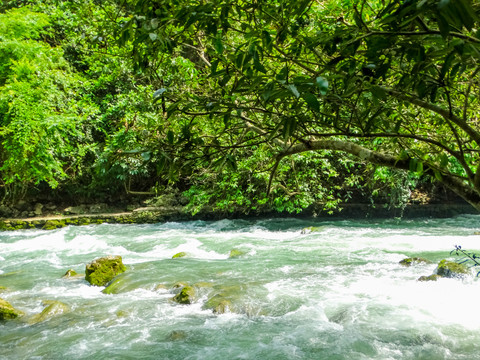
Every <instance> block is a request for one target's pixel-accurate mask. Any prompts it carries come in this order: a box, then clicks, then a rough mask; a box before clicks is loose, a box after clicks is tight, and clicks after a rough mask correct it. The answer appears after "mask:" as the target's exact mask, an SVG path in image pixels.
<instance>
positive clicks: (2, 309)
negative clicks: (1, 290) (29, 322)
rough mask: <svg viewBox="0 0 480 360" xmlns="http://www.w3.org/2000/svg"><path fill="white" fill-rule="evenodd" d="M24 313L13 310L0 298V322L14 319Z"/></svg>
mask: <svg viewBox="0 0 480 360" xmlns="http://www.w3.org/2000/svg"><path fill="white" fill-rule="evenodd" d="M23 315H24V313H23V312H22V311H20V310H17V309H15V308H14V307H13V306H12V305H11V304H10V303H9V302H8V301H6V300H3V299H2V298H0V320H10V319H16V318H17V317H19V316H23Z"/></svg>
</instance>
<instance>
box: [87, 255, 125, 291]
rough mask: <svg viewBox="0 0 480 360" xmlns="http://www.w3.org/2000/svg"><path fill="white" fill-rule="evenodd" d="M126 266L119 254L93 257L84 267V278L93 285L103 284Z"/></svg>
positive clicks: (121, 271)
mask: <svg viewBox="0 0 480 360" xmlns="http://www.w3.org/2000/svg"><path fill="white" fill-rule="evenodd" d="M125 270H127V268H126V267H125V265H123V262H122V257H121V256H111V255H110V256H106V257H102V258H98V259H95V260H94V261H92V262H91V263H90V264H87V266H86V268H85V280H87V281H88V282H89V283H90V284H92V285H95V286H105V285H107V284H108V283H109V282H110V281H112V280H113V278H114V277H115V276H117V275H118V274H121V273H123V272H124V271H125Z"/></svg>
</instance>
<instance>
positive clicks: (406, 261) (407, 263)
mask: <svg viewBox="0 0 480 360" xmlns="http://www.w3.org/2000/svg"><path fill="white" fill-rule="evenodd" d="M398 263H399V264H400V265H403V266H410V265H413V264H431V263H432V262H431V261H430V260H427V259H425V258H422V257H409V258H406V259H403V260H401V261H399V262H398Z"/></svg>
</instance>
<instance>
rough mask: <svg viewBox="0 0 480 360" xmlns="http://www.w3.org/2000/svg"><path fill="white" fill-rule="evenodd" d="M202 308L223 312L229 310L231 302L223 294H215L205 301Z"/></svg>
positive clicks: (215, 312) (218, 312) (217, 312)
mask: <svg viewBox="0 0 480 360" xmlns="http://www.w3.org/2000/svg"><path fill="white" fill-rule="evenodd" d="M203 308H204V309H209V310H212V311H213V313H214V314H225V313H226V312H229V311H231V309H232V302H231V301H230V300H229V299H227V298H225V297H224V296H223V295H221V294H216V295H214V296H212V297H211V298H210V299H208V300H207V301H206V302H205V305H203Z"/></svg>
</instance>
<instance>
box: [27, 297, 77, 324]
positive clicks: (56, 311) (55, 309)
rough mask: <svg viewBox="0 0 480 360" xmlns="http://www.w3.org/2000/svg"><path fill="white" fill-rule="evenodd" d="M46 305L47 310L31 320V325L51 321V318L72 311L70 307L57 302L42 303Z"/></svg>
mask: <svg viewBox="0 0 480 360" xmlns="http://www.w3.org/2000/svg"><path fill="white" fill-rule="evenodd" d="M42 304H43V305H45V306H46V307H45V309H43V311H42V312H41V313H40V314H36V315H33V316H32V317H31V318H30V319H29V321H28V322H29V324H31V325H33V324H37V323H39V322H43V321H47V320H50V319H51V318H53V317H55V316H58V315H61V314H64V313H66V312H68V311H70V307H69V306H68V305H67V304H64V303H62V302H61V301H57V300H46V301H43V303H42Z"/></svg>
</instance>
